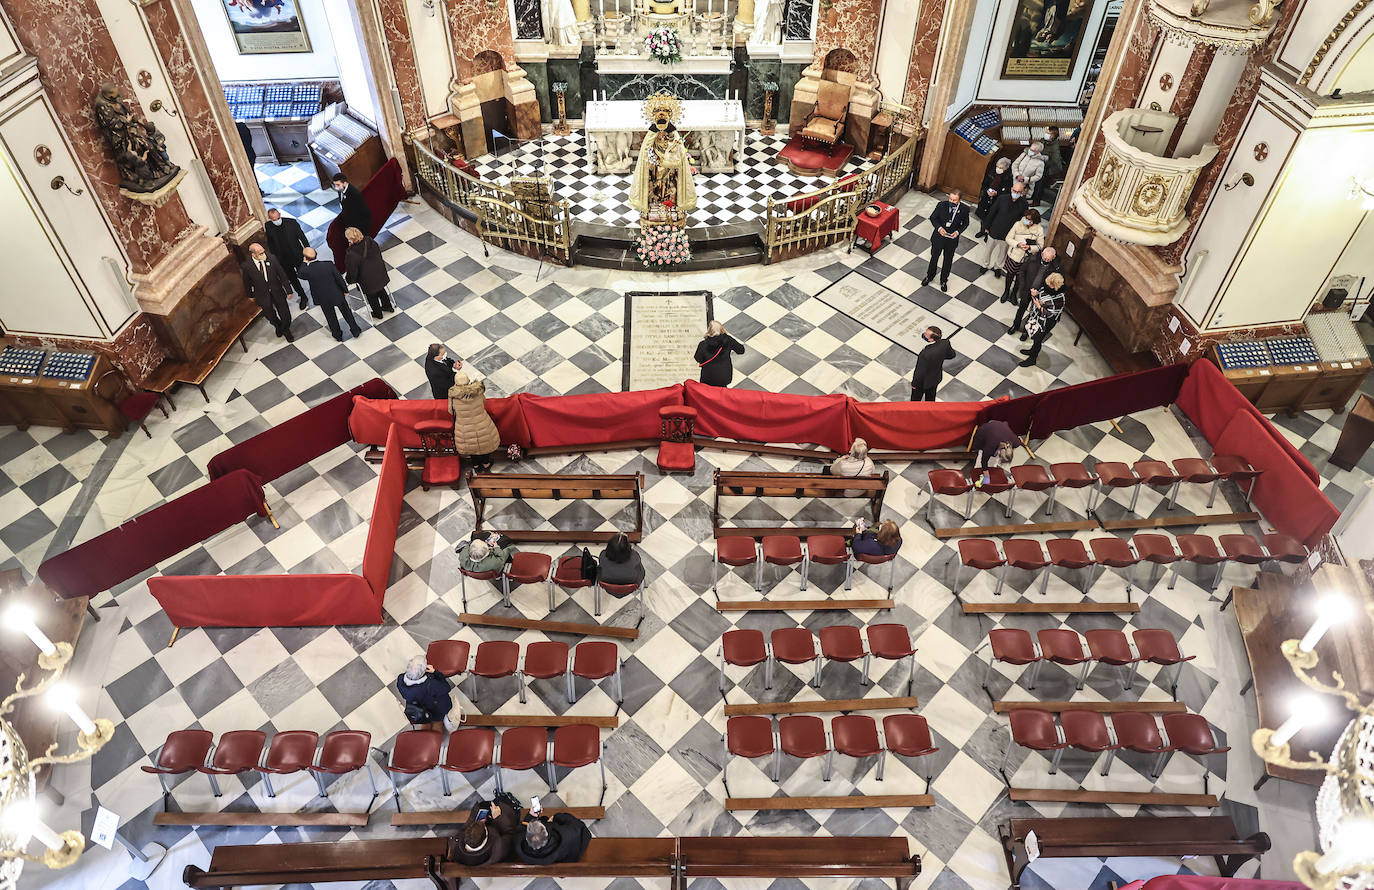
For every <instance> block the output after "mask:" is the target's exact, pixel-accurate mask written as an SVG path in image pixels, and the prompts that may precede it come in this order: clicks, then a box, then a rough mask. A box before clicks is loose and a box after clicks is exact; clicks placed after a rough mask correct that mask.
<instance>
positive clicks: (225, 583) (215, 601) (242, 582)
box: [148, 575, 382, 627]
mask: <svg viewBox="0 0 1374 890" xmlns="http://www.w3.org/2000/svg"><path fill="white" fill-rule="evenodd" d="M148 590H149V591H151V592H152V594H153V597H154V598H155V599H156V600H157V601H158V604H159V605H161V606H162V610H163V611H164V612H166V613H167V617H168V618H169V619H171V621H172V626H173V627H322V626H326V625H339V624H381V623H382V602H381V600H380V599H378V598H377V597H374V596H373V595H372V590H371V589H370V588H369V587H368V586H367V582H366V581H364V580H363V579H362V578H360V577H358V576H357V575H164V576H162V577H159V578H149V579H148Z"/></svg>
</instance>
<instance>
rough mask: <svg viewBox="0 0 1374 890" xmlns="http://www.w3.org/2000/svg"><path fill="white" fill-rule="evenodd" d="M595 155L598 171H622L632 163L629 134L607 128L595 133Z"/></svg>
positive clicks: (627, 168)
mask: <svg viewBox="0 0 1374 890" xmlns="http://www.w3.org/2000/svg"><path fill="white" fill-rule="evenodd" d="M595 138H596V157H597V164H598V171H597V172H599V173H624V172H625V171H626V170H629V169H630V167H631V166H633V165H634V158H633V157H631V155H630V134H629V133H626V132H624V131H615V130H609V131H606V132H602V133H597V134H596V137H595Z"/></svg>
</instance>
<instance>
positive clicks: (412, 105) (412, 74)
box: [377, 2, 504, 130]
mask: <svg viewBox="0 0 1374 890" xmlns="http://www.w3.org/2000/svg"><path fill="white" fill-rule="evenodd" d="M377 8H378V10H379V11H380V13H381V20H382V36H383V37H384V38H385V39H386V50H387V55H388V57H389V58H390V60H391V71H392V74H393V76H394V77H395V78H396V91H397V92H398V93H400V94H401V113H402V115H403V116H404V117H405V122H404V124H405V129H406V130H413V129H415V128H416V127H419V126H420V125H421V124H423V123H424V121H425V118H426V115H425V100H424V94H423V93H421V92H420V66H419V64H418V63H417V62H416V61H415V42H414V41H413V40H412V39H411V36H410V19H409V18H408V17H407V16H406V10H405V4H404V3H400V2H393V3H379V4H378V5H377ZM502 8H504V6H503V7H502Z"/></svg>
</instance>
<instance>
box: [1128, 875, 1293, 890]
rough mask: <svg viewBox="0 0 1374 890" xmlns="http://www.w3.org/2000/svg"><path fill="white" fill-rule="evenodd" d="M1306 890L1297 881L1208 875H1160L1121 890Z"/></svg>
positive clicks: (1131, 883)
mask: <svg viewBox="0 0 1374 890" xmlns="http://www.w3.org/2000/svg"><path fill="white" fill-rule="evenodd" d="M1141 888H1144V890H1306V885H1304V884H1300V883H1298V882H1297V881H1262V880H1260V879H1258V878H1220V877H1217V878H1214V877H1211V876H1208V875H1160V876H1159V877H1157V878H1150V879H1149V880H1148V881H1131V882H1130V883H1129V884H1123V885H1121V887H1120V890H1141Z"/></svg>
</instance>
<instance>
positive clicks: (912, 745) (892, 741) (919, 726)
mask: <svg viewBox="0 0 1374 890" xmlns="http://www.w3.org/2000/svg"><path fill="white" fill-rule="evenodd" d="M883 747H884V748H886V749H887V750H888V751H891V752H892V753H893V754H896V755H898V756H900V757H920V758H922V760H921V764H922V766H924V767H925V774H926V775H925V779H926V793H927V794H929V793H930V781H931V779H933V778H934V773H933V772H932V770H931V769H930V763H929V761H927V760H925V759H924V758H926V757H929V756H930V755H931V754H934V753H936V752H937V751H939V750H940V749H939V748H937V747H935V745H934V743H933V742H932V741H931V738H930V725H929V724H928V723H926V718H924V717H922V716H921V715H920V714H888V715H887V716H886V717H884V718H883ZM883 759H884V760H885V759H886V755H884V758H883ZM878 771H879V775H881V774H882V761H881V760H880V761H878Z"/></svg>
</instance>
